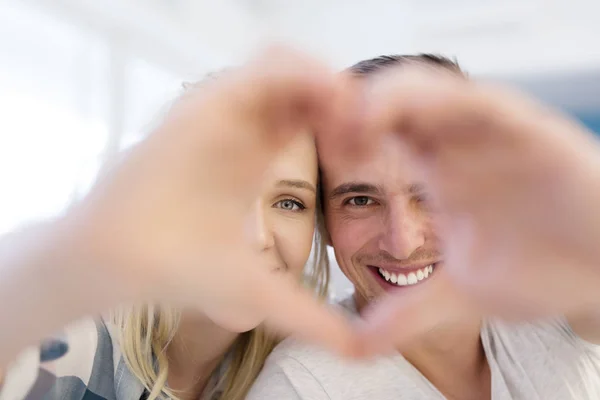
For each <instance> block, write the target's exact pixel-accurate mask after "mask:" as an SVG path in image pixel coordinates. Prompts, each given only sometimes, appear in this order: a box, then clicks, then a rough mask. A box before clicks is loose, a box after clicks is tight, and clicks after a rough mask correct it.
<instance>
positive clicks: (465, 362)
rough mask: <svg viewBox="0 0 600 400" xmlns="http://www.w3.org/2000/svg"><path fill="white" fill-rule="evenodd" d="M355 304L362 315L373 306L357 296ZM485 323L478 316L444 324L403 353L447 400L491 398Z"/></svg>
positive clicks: (413, 342) (417, 339)
mask: <svg viewBox="0 0 600 400" xmlns="http://www.w3.org/2000/svg"><path fill="white" fill-rule="evenodd" d="M354 301H355V304H356V308H357V310H358V311H359V313H360V312H361V311H362V310H363V309H364V308H365V307H366V306H367V305H368V304H369V303H370V301H369V300H367V299H365V298H364V297H362V296H360V295H359V294H357V293H355V295H354ZM481 323H482V320H481V318H480V317H479V316H475V315H473V316H463V317H462V318H461V319H460V320H456V321H448V322H444V323H441V324H439V325H438V326H436V327H435V328H434V329H431V330H429V331H428V332H426V333H424V334H421V335H419V336H418V337H417V338H415V339H412V340H410V342H407V343H405V345H403V346H402V348H401V349H399V351H400V353H401V354H402V356H403V357H404V358H405V359H406V360H407V361H408V362H410V363H411V364H412V365H413V366H414V367H415V368H416V369H417V370H419V372H421V374H422V375H423V376H424V377H425V378H427V380H428V381H429V382H431V383H432V384H433V385H434V386H435V387H436V388H437V389H438V390H439V391H440V392H441V393H442V394H443V395H444V396H445V397H446V398H448V399H454V398H459V399H469V398H473V399H487V398H490V396H491V375H490V369H489V365H488V362H487V358H486V355H485V351H484V349H483V345H482V343H481ZM407 324H410V322H409V321H407Z"/></svg>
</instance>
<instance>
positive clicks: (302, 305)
mask: <svg viewBox="0 0 600 400" xmlns="http://www.w3.org/2000/svg"><path fill="white" fill-rule="evenodd" d="M278 278H281V277H274V276H271V277H268V278H267V277H266V278H265V279H264V281H263V287H262V289H263V293H264V294H265V299H266V300H267V301H268V306H267V308H266V319H265V325H266V327H267V328H269V329H271V330H274V331H276V332H277V333H281V334H286V335H287V334H289V335H292V336H294V337H296V338H298V339H300V340H303V341H306V342H309V343H313V344H317V345H320V346H323V347H325V348H328V349H330V350H332V351H334V352H336V353H338V354H342V355H346V356H355V355H357V354H358V350H359V349H358V330H357V329H356V327H355V326H353V323H352V321H351V320H350V318H349V317H348V316H346V315H343V314H342V311H341V310H336V309H334V308H333V307H332V306H329V305H327V304H326V303H325V302H324V301H322V300H319V299H317V298H316V297H315V294H314V293H311V292H310V291H309V290H307V289H305V288H303V287H300V285H298V283H297V282H293V281H292V280H287V279H285V280H284V279H278Z"/></svg>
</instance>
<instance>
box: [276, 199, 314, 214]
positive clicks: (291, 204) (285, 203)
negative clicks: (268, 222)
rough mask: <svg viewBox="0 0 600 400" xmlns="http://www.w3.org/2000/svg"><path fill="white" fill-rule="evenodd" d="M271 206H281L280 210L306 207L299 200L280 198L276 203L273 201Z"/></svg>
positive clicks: (296, 209)
mask: <svg viewBox="0 0 600 400" xmlns="http://www.w3.org/2000/svg"><path fill="white" fill-rule="evenodd" d="M273 206H274V207H275V208H281V209H282V210H286V211H302V210H304V209H305V208H306V207H304V204H302V203H300V202H299V201H296V200H291V199H286V200H280V201H278V202H277V203H275V204H274V205H273Z"/></svg>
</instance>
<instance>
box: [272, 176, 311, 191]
mask: <svg viewBox="0 0 600 400" xmlns="http://www.w3.org/2000/svg"><path fill="white" fill-rule="evenodd" d="M276 186H277V187H293V188H297V189H306V190H310V191H311V192H313V193H315V194H316V193H317V189H316V188H315V186H314V185H313V184H312V183H310V182H308V181H305V180H302V179H282V180H280V181H278V182H277V185H276Z"/></svg>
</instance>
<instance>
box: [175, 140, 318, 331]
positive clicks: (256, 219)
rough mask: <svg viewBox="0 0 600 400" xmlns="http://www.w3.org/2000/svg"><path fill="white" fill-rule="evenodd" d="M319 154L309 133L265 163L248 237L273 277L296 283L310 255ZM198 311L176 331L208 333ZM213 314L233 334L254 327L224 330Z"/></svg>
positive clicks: (189, 313) (241, 325)
mask: <svg viewBox="0 0 600 400" xmlns="http://www.w3.org/2000/svg"><path fill="white" fill-rule="evenodd" d="M317 175H318V170H317V152H316V148H315V145H314V139H313V137H312V136H311V135H308V134H306V135H298V136H297V137H296V138H294V140H293V141H292V142H291V143H290V144H289V145H288V146H286V147H285V148H284V149H283V150H282V151H280V152H279V153H278V154H277V156H276V157H275V158H274V159H273V161H272V163H271V164H270V165H269V168H268V170H267V171H266V174H265V179H264V183H263V187H262V190H261V192H260V195H259V196H258V198H257V199H256V201H255V203H254V208H253V210H252V213H251V215H250V216H249V224H248V225H249V228H250V229H249V230H248V232H249V236H250V239H251V240H252V242H253V245H254V247H255V249H256V251H257V252H259V254H260V256H261V257H263V260H264V266H265V268H269V269H270V270H271V271H273V273H284V274H292V275H291V276H294V277H295V278H297V279H299V278H300V277H301V276H302V272H303V270H304V266H305V264H306V262H307V260H308V257H309V255H310V250H311V247H312V240H313V235H314V230H315V212H316V199H317V195H316V188H317ZM198 317H199V315H198V312H197V310H195V309H194V310H187V312H184V313H183V315H182V319H181V323H180V330H181V329H182V328H186V327H187V328H189V330H190V332H193V334H195V333H194V332H197V331H199V330H201V331H206V330H207V327H206V326H205V322H206V321H205V320H204V319H203V318H198ZM214 317H215V316H211V317H209V318H210V319H211V320H212V322H213V323H216V324H217V325H218V326H221V327H223V328H225V329H227V330H230V331H232V332H243V331H247V330H250V329H253V328H255V327H256V325H253V324H254V323H255V322H256V321H244V322H241V321H240V323H239V325H238V326H236V327H231V326H225V325H223V324H222V323H221V322H222V321H219V320H218V319H215V318H214Z"/></svg>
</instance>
